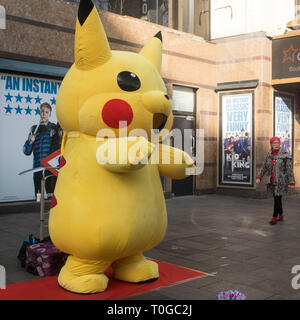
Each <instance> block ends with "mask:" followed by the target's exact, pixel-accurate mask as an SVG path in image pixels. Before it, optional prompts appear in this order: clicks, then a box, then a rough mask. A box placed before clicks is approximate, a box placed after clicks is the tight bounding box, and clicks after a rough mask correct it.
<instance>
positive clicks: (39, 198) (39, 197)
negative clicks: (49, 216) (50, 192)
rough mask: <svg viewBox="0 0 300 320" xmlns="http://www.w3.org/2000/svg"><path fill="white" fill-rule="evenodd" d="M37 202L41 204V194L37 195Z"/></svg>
mask: <svg viewBox="0 0 300 320" xmlns="http://www.w3.org/2000/svg"><path fill="white" fill-rule="evenodd" d="M36 202H41V194H40V193H37V194H36Z"/></svg>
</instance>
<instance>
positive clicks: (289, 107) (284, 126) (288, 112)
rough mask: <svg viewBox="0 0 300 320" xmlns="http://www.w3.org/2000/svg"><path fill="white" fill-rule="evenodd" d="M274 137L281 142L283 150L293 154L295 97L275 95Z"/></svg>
mask: <svg viewBox="0 0 300 320" xmlns="http://www.w3.org/2000/svg"><path fill="white" fill-rule="evenodd" d="M274 106H275V111H274V120H275V121H274V122H275V123H274V131H275V132H274V135H275V136H277V137H279V138H280V140H281V148H282V149H283V151H284V152H287V153H288V154H290V155H292V154H293V106H294V103H293V97H291V96H287V95H279V94H275V103H274Z"/></svg>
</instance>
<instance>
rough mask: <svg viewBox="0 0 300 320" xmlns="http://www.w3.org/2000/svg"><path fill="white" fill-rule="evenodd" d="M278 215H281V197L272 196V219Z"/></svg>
mask: <svg viewBox="0 0 300 320" xmlns="http://www.w3.org/2000/svg"><path fill="white" fill-rule="evenodd" d="M278 214H283V210H282V196H274V213H273V217H276V218H277V217H278Z"/></svg>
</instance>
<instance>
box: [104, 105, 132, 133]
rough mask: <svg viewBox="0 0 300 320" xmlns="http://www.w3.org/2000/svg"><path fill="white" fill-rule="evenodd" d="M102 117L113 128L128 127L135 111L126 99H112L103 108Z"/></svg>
mask: <svg viewBox="0 0 300 320" xmlns="http://www.w3.org/2000/svg"><path fill="white" fill-rule="evenodd" d="M102 119H103V121H104V122H105V124H106V125H108V126H109V127H111V128H121V127H126V126H129V125H130V123H131V121H132V119H133V111H132V109H131V106H130V104H129V103H127V102H126V101H124V100H121V99H112V100H109V101H107V102H106V103H105V105H104V107H103V109H102ZM120 122H121V123H120ZM125 122H126V123H125Z"/></svg>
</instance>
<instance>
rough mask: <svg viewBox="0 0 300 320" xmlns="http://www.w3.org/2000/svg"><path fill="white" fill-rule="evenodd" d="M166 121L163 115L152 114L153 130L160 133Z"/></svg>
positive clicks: (166, 118)
mask: <svg viewBox="0 0 300 320" xmlns="http://www.w3.org/2000/svg"><path fill="white" fill-rule="evenodd" d="M167 120H168V117H167V116H166V115H165V114H163V113H154V114H153V129H157V130H158V131H161V130H162V129H163V128H164V127H165V124H166V122H167Z"/></svg>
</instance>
